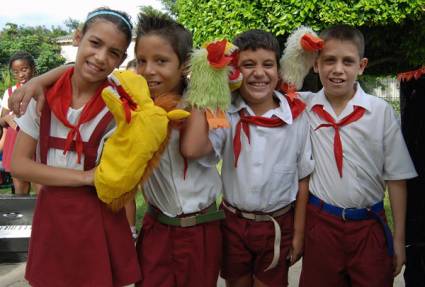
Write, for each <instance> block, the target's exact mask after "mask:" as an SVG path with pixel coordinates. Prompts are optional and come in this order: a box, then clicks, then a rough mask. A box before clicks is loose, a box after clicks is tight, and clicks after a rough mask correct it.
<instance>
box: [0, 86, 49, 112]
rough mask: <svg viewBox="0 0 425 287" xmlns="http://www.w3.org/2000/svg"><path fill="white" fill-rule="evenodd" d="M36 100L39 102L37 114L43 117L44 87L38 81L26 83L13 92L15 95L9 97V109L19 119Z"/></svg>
mask: <svg viewBox="0 0 425 287" xmlns="http://www.w3.org/2000/svg"><path fill="white" fill-rule="evenodd" d="M31 98H34V99H35V100H36V101H37V108H36V111H37V114H38V115H41V110H42V108H43V105H44V101H45V97H44V89H43V86H41V85H40V84H38V83H37V81H36V80H34V79H32V80H30V81H28V82H27V83H25V85H23V86H22V87H20V88H19V89H16V90H15V91H14V92H13V95H12V96H11V97H9V102H8V104H9V108H10V110H12V111H13V112H14V113H15V115H17V116H18V117H19V116H21V115H23V114H24V113H25V111H26V110H27V107H28V104H29V102H30V101H31Z"/></svg>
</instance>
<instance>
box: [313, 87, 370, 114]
mask: <svg viewBox="0 0 425 287" xmlns="http://www.w3.org/2000/svg"><path fill="white" fill-rule="evenodd" d="M356 85H357V86H356V93H355V94H354V96H353V98H352V99H351V100H350V101H349V102H348V103H347V106H346V107H345V109H346V108H347V107H349V108H350V110H353V106H359V107H362V108H364V109H365V110H367V111H369V112H371V111H372V105H371V103H370V99H369V98H368V97H366V93H365V92H364V91H363V89H362V87H361V86H360V84H359V83H356ZM316 105H322V106H323V107H324V108H325V110H329V111H330V110H332V108H331V105H330V103H329V101H328V99H327V98H326V96H325V93H324V89H323V88H322V89H321V90H320V91H319V92H318V93H316V95H315V96H314V97H313V98H312V100H311V101H310V103H309V104H308V107H307V109H308V110H309V111H311V109H312V108H313V107H314V106H316ZM345 109H344V110H345Z"/></svg>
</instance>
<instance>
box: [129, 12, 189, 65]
mask: <svg viewBox="0 0 425 287" xmlns="http://www.w3.org/2000/svg"><path fill="white" fill-rule="evenodd" d="M147 35H156V36H160V37H162V38H163V39H165V40H166V41H167V42H168V43H169V44H170V46H171V47H172V48H173V50H174V52H175V53H176V55H177V57H178V58H179V62H180V65H183V64H186V62H187V61H188V60H189V59H190V55H191V52H192V47H193V41H192V34H191V33H190V31H189V30H187V29H186V28H185V27H184V26H183V25H181V24H180V23H177V22H176V21H175V20H174V19H173V18H171V17H170V16H168V15H166V14H163V15H148V14H145V13H140V14H139V22H138V23H137V28H136V44H135V47H134V51H137V48H138V45H139V40H140V38H141V37H143V36H147Z"/></svg>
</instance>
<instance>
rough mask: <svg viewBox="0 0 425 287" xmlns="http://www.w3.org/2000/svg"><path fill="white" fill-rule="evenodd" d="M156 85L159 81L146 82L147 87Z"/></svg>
mask: <svg viewBox="0 0 425 287" xmlns="http://www.w3.org/2000/svg"><path fill="white" fill-rule="evenodd" d="M158 85H159V82H148V86H149V87H155V86H158Z"/></svg>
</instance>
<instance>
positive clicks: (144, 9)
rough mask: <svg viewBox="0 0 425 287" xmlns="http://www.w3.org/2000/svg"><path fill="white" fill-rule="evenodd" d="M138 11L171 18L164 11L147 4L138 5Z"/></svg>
mask: <svg viewBox="0 0 425 287" xmlns="http://www.w3.org/2000/svg"><path fill="white" fill-rule="evenodd" d="M140 12H141V13H143V14H146V15H149V16H154V17H166V18H167V17H168V18H170V19H172V18H171V17H170V16H169V15H168V14H167V13H164V12H162V11H160V10H158V9H155V8H154V7H152V6H150V5H148V6H140Z"/></svg>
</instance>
